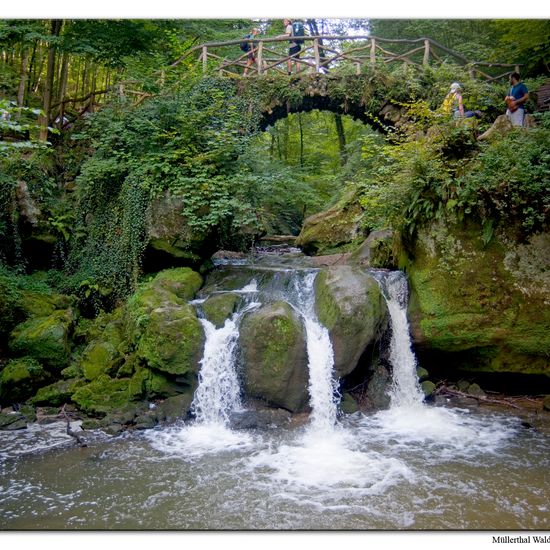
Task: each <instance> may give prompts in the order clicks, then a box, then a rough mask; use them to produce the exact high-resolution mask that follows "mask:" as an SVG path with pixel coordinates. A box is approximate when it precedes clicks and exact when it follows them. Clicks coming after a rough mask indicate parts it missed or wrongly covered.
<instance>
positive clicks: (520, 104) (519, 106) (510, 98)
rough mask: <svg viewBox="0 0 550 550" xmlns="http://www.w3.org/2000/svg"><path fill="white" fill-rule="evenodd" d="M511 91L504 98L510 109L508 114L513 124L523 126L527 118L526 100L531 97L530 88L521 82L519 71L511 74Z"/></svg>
mask: <svg viewBox="0 0 550 550" xmlns="http://www.w3.org/2000/svg"><path fill="white" fill-rule="evenodd" d="M510 84H511V86H512V87H511V88H510V93H509V94H508V95H507V96H506V97H505V98H504V101H505V103H506V105H507V106H508V109H506V116H507V117H508V118H509V119H510V122H511V123H512V126H523V121H524V119H525V106H524V105H525V102H526V101H527V100H528V99H529V90H528V89H527V86H526V85H525V84H524V83H523V82H521V78H520V76H519V73H512V74H511V75H510Z"/></svg>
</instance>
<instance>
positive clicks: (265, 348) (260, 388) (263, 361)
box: [239, 302, 308, 412]
mask: <svg viewBox="0 0 550 550" xmlns="http://www.w3.org/2000/svg"><path fill="white" fill-rule="evenodd" d="M239 341H240V345H241V349H242V356H243V363H244V387H245V391H246V393H247V394H248V395H250V396H252V397H257V398H260V399H263V400H265V401H266V402H267V403H269V404H270V405H273V406H276V407H282V408H284V409H287V410H289V411H291V412H298V411H303V410H304V409H305V408H306V406H307V403H308V390H307V387H308V369H307V350H306V340H305V330H304V327H303V326H302V323H301V320H300V319H299V318H298V316H297V315H296V313H295V312H294V310H293V309H292V308H291V307H290V306H289V305H288V304H287V303H286V302H275V303H273V304H268V305H266V306H263V307H262V308H260V309H259V310H256V311H254V312H252V313H249V314H248V315H247V316H246V317H245V318H244V319H243V321H242V324H241V330H240V337H239Z"/></svg>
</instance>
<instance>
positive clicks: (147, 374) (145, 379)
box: [128, 367, 181, 399]
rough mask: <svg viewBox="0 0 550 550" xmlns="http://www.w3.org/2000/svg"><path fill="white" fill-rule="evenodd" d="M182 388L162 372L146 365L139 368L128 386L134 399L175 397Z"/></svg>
mask: <svg viewBox="0 0 550 550" xmlns="http://www.w3.org/2000/svg"><path fill="white" fill-rule="evenodd" d="M180 389H181V388H180V387H179V386H178V385H177V384H175V383H174V382H171V381H170V380H168V378H167V377H166V376H164V375H163V374H162V373H159V372H155V371H153V370H151V369H148V368H145V367H143V368H138V369H137V371H136V372H135V374H134V375H133V376H132V378H131V379H130V382H129V386H128V391H129V394H130V396H131V397H132V399H142V398H147V399H156V398H165V397H173V396H175V395H177V394H178V393H180Z"/></svg>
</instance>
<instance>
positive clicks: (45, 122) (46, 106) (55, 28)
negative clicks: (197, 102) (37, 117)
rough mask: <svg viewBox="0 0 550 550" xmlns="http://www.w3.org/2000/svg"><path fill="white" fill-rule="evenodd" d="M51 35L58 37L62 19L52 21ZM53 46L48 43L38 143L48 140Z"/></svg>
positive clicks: (53, 60)
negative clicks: (42, 112)
mask: <svg viewBox="0 0 550 550" xmlns="http://www.w3.org/2000/svg"><path fill="white" fill-rule="evenodd" d="M51 23H52V26H51V35H52V36H59V33H60V32H61V26H62V25H63V20H62V19H52V22H51ZM55 50H56V46H55V44H52V43H50V45H49V48H48V69H47V73H46V84H45V86H44V96H43V107H42V110H43V111H44V115H43V117H42V124H41V128H40V141H46V140H47V139H48V126H49V124H50V109H51V104H52V93H53V85H54V77H55Z"/></svg>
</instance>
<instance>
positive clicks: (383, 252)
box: [351, 230, 397, 269]
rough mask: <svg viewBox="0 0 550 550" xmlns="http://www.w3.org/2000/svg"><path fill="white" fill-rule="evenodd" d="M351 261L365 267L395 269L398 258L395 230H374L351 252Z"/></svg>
mask: <svg viewBox="0 0 550 550" xmlns="http://www.w3.org/2000/svg"><path fill="white" fill-rule="evenodd" d="M351 261H352V262H354V263H358V264H359V265H362V266H364V267H374V268H387V269H395V267H396V265H397V258H396V257H395V255H394V252H393V231H390V230H383V231H373V232H372V233H370V234H369V236H368V237H367V239H366V240H365V241H364V242H363V244H361V245H360V246H359V248H358V249H357V250H355V251H354V252H353V253H352V254H351Z"/></svg>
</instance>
